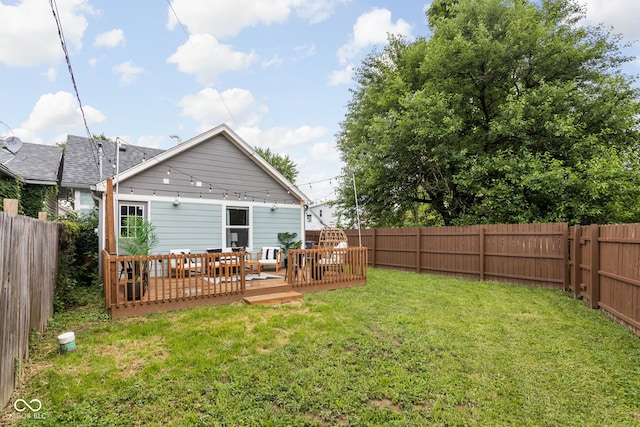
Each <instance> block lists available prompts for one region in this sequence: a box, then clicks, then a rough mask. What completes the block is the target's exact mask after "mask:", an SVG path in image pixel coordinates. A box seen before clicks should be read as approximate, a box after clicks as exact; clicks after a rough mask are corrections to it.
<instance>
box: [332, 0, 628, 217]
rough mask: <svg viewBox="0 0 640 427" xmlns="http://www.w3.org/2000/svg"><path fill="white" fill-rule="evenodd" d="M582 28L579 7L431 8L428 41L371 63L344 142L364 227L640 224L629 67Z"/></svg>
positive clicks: (439, 2) (345, 194)
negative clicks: (623, 67)
mask: <svg viewBox="0 0 640 427" xmlns="http://www.w3.org/2000/svg"><path fill="white" fill-rule="evenodd" d="M583 16H584V10H583V9H582V8H581V7H580V6H578V5H577V4H576V3H575V2H573V1H571V0H546V1H541V2H533V1H529V0H436V1H434V2H433V3H432V5H431V7H430V9H429V11H428V12H427V17H428V22H429V25H430V27H431V29H432V31H433V32H432V35H431V37H430V38H429V39H426V38H420V39H418V40H416V41H414V42H411V43H409V42H407V41H406V40H403V39H399V38H390V40H389V44H388V46H387V47H386V48H385V49H384V51H382V52H373V53H372V54H370V55H369V56H368V57H367V59H366V60H365V61H364V62H363V64H362V65H361V67H360V68H359V69H358V71H357V74H356V82H357V87H356V89H355V90H354V91H353V96H352V100H351V102H350V103H349V106H348V112H347V115H346V117H345V120H344V121H343V123H342V124H341V131H340V133H339V135H338V146H339V149H340V151H341V154H342V157H343V160H344V161H345V175H347V174H348V176H351V175H352V174H355V177H356V182H357V188H358V196H359V205H360V208H361V210H362V212H361V214H362V215H363V216H365V217H366V218H367V219H368V221H369V222H370V223H371V224H373V225H379V226H398V225H408V224H410V225H414V224H416V223H422V224H437V223H442V224H470V223H517V222H546V221H568V222H570V223H583V224H584V223H592V222H598V223H612V222H631V221H640V197H639V196H640V156H639V155H638V154H639V153H638V150H639V144H638V143H639V141H640V138H639V132H638V129H639V126H638V124H639V113H640V108H639V107H640V103H639V92H638V90H637V89H636V88H634V86H633V84H634V81H635V80H634V78H633V77H630V76H626V75H624V74H623V73H622V71H621V65H622V64H624V63H625V62H628V61H630V58H627V57H624V56H623V55H622V54H621V48H622V45H621V43H620V38H619V37H618V36H616V35H613V34H611V33H609V32H608V31H606V30H605V29H604V28H602V27H585V26H583V25H581V22H580V21H581V19H582V18H583ZM350 184H351V182H350V181H346V182H345V185H344V186H343V187H342V188H341V189H340V192H339V194H340V202H341V204H342V206H343V208H344V209H345V210H349V209H352V208H351V206H353V205H354V203H353V187H352V186H351V185H350Z"/></svg>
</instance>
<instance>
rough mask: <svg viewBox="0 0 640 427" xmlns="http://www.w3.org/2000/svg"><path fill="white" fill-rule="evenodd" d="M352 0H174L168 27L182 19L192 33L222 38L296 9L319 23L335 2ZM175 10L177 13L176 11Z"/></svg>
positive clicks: (278, 20)
mask: <svg viewBox="0 0 640 427" xmlns="http://www.w3.org/2000/svg"><path fill="white" fill-rule="evenodd" d="M348 1H350V0H271V1H255V0H235V1H217V2H215V3H216V4H215V7H212V5H211V4H210V3H208V2H194V1H191V0H173V1H172V2H171V8H169V9H168V10H167V14H168V23H167V28H169V29H173V28H175V27H176V25H179V23H178V19H176V15H177V16H178V18H179V19H180V23H182V25H184V26H185V27H186V28H187V30H188V31H189V33H192V34H193V33H209V34H212V35H214V36H216V37H218V38H225V37H229V36H235V35H237V34H238V33H239V32H240V31H241V30H242V29H243V28H246V27H254V26H257V25H271V24H277V23H282V22H285V21H286V20H287V19H288V18H289V17H290V16H291V14H292V13H294V12H295V13H296V14H297V16H299V17H301V18H302V19H305V20H307V21H308V22H310V23H317V22H321V21H323V20H325V19H326V18H328V17H329V16H330V15H331V14H333V12H334V9H335V6H336V5H337V4H340V3H347V2H348ZM174 12H175V13H174Z"/></svg>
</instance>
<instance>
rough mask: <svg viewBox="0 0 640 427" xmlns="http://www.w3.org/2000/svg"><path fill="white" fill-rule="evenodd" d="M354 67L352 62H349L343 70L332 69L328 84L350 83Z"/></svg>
mask: <svg viewBox="0 0 640 427" xmlns="http://www.w3.org/2000/svg"><path fill="white" fill-rule="evenodd" d="M354 69H355V67H354V66H353V64H349V65H347V66H346V67H345V68H344V69H343V70H335V71H332V72H331V74H330V75H329V83H328V84H329V86H338V85H341V84H349V83H351V79H352V78H353V70H354Z"/></svg>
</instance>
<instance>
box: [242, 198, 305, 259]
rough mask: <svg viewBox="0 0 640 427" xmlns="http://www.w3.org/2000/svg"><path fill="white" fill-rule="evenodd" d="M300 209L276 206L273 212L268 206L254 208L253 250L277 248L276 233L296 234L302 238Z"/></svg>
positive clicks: (297, 207)
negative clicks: (267, 247) (268, 247)
mask: <svg viewBox="0 0 640 427" xmlns="http://www.w3.org/2000/svg"><path fill="white" fill-rule="evenodd" d="M301 215H302V208H301V207H299V206H296V207H285V206H278V209H276V210H275V211H272V210H271V207H270V206H264V207H263V206H256V207H255V208H254V209H253V250H254V251H255V252H257V251H259V250H261V249H262V247H263V246H279V243H278V233H284V232H289V233H296V234H297V235H298V239H299V240H302V239H303V238H304V233H303V230H302V219H301Z"/></svg>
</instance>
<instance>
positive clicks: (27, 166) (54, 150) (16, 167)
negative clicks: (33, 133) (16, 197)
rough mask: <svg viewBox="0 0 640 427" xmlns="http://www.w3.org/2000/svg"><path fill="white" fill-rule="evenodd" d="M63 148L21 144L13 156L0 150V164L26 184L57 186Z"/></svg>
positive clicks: (3, 149)
mask: <svg viewBox="0 0 640 427" xmlns="http://www.w3.org/2000/svg"><path fill="white" fill-rule="evenodd" d="M62 153H63V148H62V147H58V146H55V145H45V144H34V143H29V142H23V143H22V147H21V148H20V150H19V151H18V152H17V153H15V154H13V153H11V152H10V151H9V150H7V149H6V148H1V149H0V164H2V165H3V166H4V167H5V168H6V169H7V170H9V171H10V172H11V173H13V174H14V175H17V176H19V177H20V178H22V180H23V181H24V182H25V183H27V184H42V185H57V184H58V181H59V179H60V162H61V160H62Z"/></svg>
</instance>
